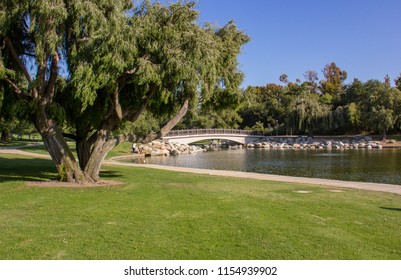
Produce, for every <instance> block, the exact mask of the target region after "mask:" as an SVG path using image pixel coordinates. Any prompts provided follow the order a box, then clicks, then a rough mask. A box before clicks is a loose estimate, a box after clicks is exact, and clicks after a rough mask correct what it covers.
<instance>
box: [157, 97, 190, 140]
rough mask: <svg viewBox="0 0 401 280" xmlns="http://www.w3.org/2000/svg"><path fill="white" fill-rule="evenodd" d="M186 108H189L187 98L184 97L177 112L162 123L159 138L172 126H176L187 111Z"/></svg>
mask: <svg viewBox="0 0 401 280" xmlns="http://www.w3.org/2000/svg"><path fill="white" fill-rule="evenodd" d="M188 108H189V98H187V99H185V101H184V103H183V104H182V106H181V108H180V110H179V111H178V113H177V114H176V115H175V116H174V117H173V118H172V119H171V120H169V121H168V122H167V123H166V125H164V126H163V128H162V129H161V130H160V132H159V136H160V138H161V137H164V136H166V135H167V133H169V132H170V131H171V130H172V129H173V128H174V126H176V125H177V124H178V123H179V122H180V121H181V120H182V118H183V117H184V116H185V115H186V113H187V112H188Z"/></svg>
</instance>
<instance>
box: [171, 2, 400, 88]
mask: <svg viewBox="0 0 401 280" xmlns="http://www.w3.org/2000/svg"><path fill="white" fill-rule="evenodd" d="M170 2H175V1H170ZM196 2H197V10H199V11H200V12H201V22H213V23H215V24H217V25H219V26H223V25H224V24H226V23H227V22H228V21H229V20H234V21H235V23H236V25H237V26H238V28H239V29H240V30H243V31H244V32H245V33H247V34H248V35H249V36H250V37H251V38H252V39H251V42H249V43H248V44H247V45H246V46H245V47H244V48H243V52H242V54H241V56H240V68H241V70H242V71H243V72H244V73H245V81H244V83H243V86H244V87H246V86H248V85H265V84H267V83H279V76H280V75H281V74H284V73H285V74H287V75H288V76H289V80H290V81H295V80H296V79H297V78H299V79H301V80H304V77H303V74H304V73H305V71H307V70H308V69H310V70H315V71H316V72H317V73H318V74H319V78H322V71H321V70H322V69H323V68H324V66H325V65H326V64H328V63H331V62H335V63H336V64H337V65H338V66H339V67H340V68H341V69H343V70H346V71H347V72H348V79H347V80H346V82H347V83H349V82H352V81H353V79H354V78H358V79H360V80H362V81H367V80H369V79H378V80H383V79H384V77H385V75H386V74H388V75H389V76H390V78H391V80H394V79H395V78H396V77H398V76H399V75H400V73H401V0H331V1H328V0H197V1H196Z"/></svg>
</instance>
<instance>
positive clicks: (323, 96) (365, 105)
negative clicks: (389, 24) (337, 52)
mask: <svg viewBox="0 0 401 280" xmlns="http://www.w3.org/2000/svg"><path fill="white" fill-rule="evenodd" d="M322 72H323V79H321V80H319V78H318V73H317V72H316V71H313V70H308V71H306V72H305V74H304V78H305V80H304V81H301V80H299V79H298V80H296V81H295V82H291V81H289V80H288V76H287V75H286V74H283V75H281V76H280V82H281V84H276V83H268V84H267V85H266V86H250V87H248V88H247V89H246V90H245V91H244V93H243V96H242V99H238V100H234V101H233V102H231V103H230V106H226V107H225V109H224V110H222V111H220V112H219V113H216V112H212V111H210V110H209V108H198V110H197V111H196V112H192V114H189V115H188V116H187V118H186V120H185V121H184V122H183V124H182V125H181V127H182V128H183V127H185V128H189V127H231V128H242V129H256V130H261V131H263V132H265V133H266V134H280V135H282V134H285V135H297V134H307V135H313V134H320V135H321V134H326V135H333V134H359V133H375V134H381V135H382V136H383V138H385V137H386V135H387V133H399V132H400V130H401V76H400V77H398V78H397V79H396V80H395V86H392V85H391V80H390V78H389V77H388V76H386V77H385V78H384V81H378V80H369V81H367V82H362V81H360V80H358V79H354V81H352V82H351V83H349V84H346V83H345V80H346V78H347V72H346V71H344V70H342V69H340V68H339V67H338V66H337V65H336V64H335V63H330V64H327V65H326V66H325V67H324V69H323V71H322Z"/></svg>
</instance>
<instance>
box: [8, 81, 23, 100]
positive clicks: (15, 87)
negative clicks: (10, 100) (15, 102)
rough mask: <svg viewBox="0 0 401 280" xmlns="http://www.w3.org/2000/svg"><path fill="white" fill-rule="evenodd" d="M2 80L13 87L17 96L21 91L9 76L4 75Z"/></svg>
mask: <svg viewBox="0 0 401 280" xmlns="http://www.w3.org/2000/svg"><path fill="white" fill-rule="evenodd" d="M4 80H5V81H6V82H7V83H9V84H10V85H11V86H12V87H13V88H14V91H15V93H16V94H17V95H18V96H19V95H20V94H21V93H22V90H21V89H20V88H19V87H18V86H17V85H16V84H14V83H13V82H12V81H11V80H10V79H9V78H7V77H6V78H4Z"/></svg>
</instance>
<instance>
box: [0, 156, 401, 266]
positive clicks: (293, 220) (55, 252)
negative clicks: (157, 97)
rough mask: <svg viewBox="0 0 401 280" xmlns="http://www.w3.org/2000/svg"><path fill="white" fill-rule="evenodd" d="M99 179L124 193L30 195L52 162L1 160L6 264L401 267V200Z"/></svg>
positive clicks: (38, 190) (277, 187)
mask: <svg viewBox="0 0 401 280" xmlns="http://www.w3.org/2000/svg"><path fill="white" fill-rule="evenodd" d="M102 176H103V178H104V179H113V180H122V181H125V182H126V184H125V185H121V186H115V187H98V188H46V187H28V186H26V185H25V181H33V180H49V179H54V178H55V177H56V174H55V170H54V167H53V165H52V163H51V161H50V160H42V159H32V158H24V157H17V156H9V155H0V235H1V237H0V259H401V233H400V232H401V196H397V195H393V194H386V193H379V192H368V191H358V190H346V191H345V192H341V193H337V192H331V191H330V190H332V189H330V188H324V187H312V186H306V185H296V184H286V183H277V182H267V181H266V182H265V181H256V180H255V181H253V180H244V179H231V178H223V177H215V176H207V175H194V174H185V173H177V172H169V171H159V170H153V169H146V168H139V167H138V168H132V167H131V168H128V167H105V170H104V171H103V173H102ZM297 190H306V191H311V192H310V193H297V192H295V191H297Z"/></svg>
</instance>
